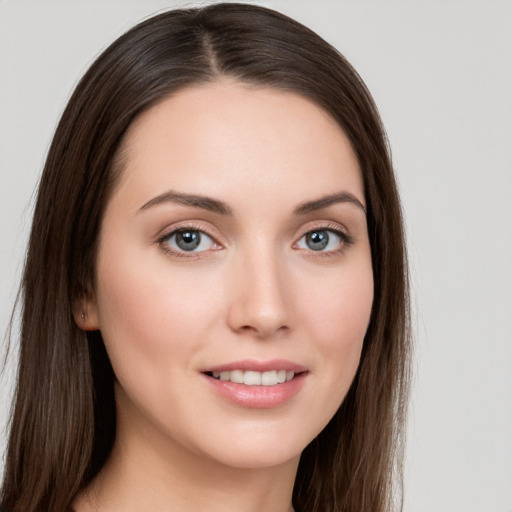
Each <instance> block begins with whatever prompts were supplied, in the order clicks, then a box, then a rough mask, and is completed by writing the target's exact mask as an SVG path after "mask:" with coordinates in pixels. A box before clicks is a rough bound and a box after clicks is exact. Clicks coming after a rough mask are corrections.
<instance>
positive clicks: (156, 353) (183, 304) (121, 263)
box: [97, 247, 218, 377]
mask: <svg viewBox="0 0 512 512" xmlns="http://www.w3.org/2000/svg"><path fill="white" fill-rule="evenodd" d="M109 249H110V250H109ZM118 249H119V248H118ZM102 254H103V257H102V258H100V259H99V261H98V270H97V283H98V289H97V303H98V315H99V320H100V328H101V332H102V336H103V339H104V342H105V345H106V348H107V351H108V353H109V356H110V358H111V360H112V364H113V366H114V370H116V373H119V372H120V371H122V370H123V368H121V366H126V370H127V371H128V369H129V368H128V366H129V365H131V364H134V362H135V364H136V365H137V366H138V367H139V370H142V369H143V368H144V363H147V368H148V373H150V372H151V367H155V366H156V367H157V368H158V367H159V366H163V365H164V364H168V362H169V361H170V360H171V361H179V360H180V359H181V360H188V356H190V354H191V353H192V352H193V351H194V350H196V349H198V348H199V347H200V346H201V344H202V343H203V342H204V340H205V337H204V336H202V335H201V332H202V329H204V328H205V326H206V325H207V324H208V318H209V317H214V316H215V311H214V308H215V307H216V306H215V305H216V304H217V303H218V302H217V301H215V300H212V294H211V292H210V290H211V289H212V288H213V287H212V283H210V282H209V281H208V279H205V277H206V276H205V275H201V273H198V272H187V270H186V269H184V268H178V269H174V270H172V269H173V267H172V266H170V265H169V264H168V262H167V261H166V259H165V256H164V255H158V256H157V257H156V258H155V257H154V254H153V257H152V258H151V259H149V258H146V257H145V256H144V255H142V256H141V255H140V254H137V253H135V254H133V255H130V253H129V252H127V251H123V250H122V249H121V250H116V251H112V248H109V247H105V248H104V251H103V253H102ZM213 289H214V288H213ZM116 366H118V368H116ZM118 377H119V375H118Z"/></svg>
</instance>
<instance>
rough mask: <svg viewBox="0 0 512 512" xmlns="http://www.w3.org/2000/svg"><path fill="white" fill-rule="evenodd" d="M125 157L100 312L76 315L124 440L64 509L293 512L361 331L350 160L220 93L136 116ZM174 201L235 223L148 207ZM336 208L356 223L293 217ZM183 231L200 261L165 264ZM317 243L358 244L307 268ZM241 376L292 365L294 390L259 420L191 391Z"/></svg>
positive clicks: (309, 116)
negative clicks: (102, 357)
mask: <svg viewBox="0 0 512 512" xmlns="http://www.w3.org/2000/svg"><path fill="white" fill-rule="evenodd" d="M122 151H123V155H124V167H123V170H122V174H121V177H120V180H119V182H118V184H117V186H116V188H115V190H114V192H113V194H112V197H111V199H110V201H109V203H108V205H107V209H106V212H105V216H104V219H103V224H102V229H101V234H100V245H99V250H98V255H97V268H96V287H95V290H94V296H93V297H92V298H91V299H90V300H89V301H88V302H86V303H84V304H83V305H82V306H83V307H82V311H83V312H84V315H85V319H83V318H81V316H80V315H79V314H77V315H76V321H77V323H78V324H79V325H80V327H82V328H83V329H100V330H101V333H102V336H103V339H104V342H105V346H106V348H107V352H108V354H109V357H110V359H111V362H112V366H113V368H114V372H115V374H116V378H117V382H116V396H117V417H118V431H117V437H116V443H115V446H114V449H113V453H112V456H111V457H110V459H109V461H108V462H107V464H106V466H105V467H104V468H103V469H102V471H101V472H100V474H99V476H98V477H97V478H96V479H95V480H94V481H93V483H92V484H91V485H90V486H89V488H88V489H86V491H85V492H83V493H82V494H80V495H79V496H78V498H77V500H76V501H75V503H74V509H75V510H76V511H77V512H87V511H90V510H101V511H110V510H112V511H113V510H124V511H127V510H134V511H135V510H153V511H178V510H179V511H188V510H190V511H193V510H194V511H196V510H209V511H210V512H215V511H216V510H219V511H220V510H223V511H225V510H237V511H242V512H252V511H254V512H255V511H258V512H261V511H269V512H270V511H272V512H279V511H282V512H284V511H288V510H290V509H291V493H292V488H293V482H294V479H295V474H296V470H297V464H298V461H299V457H300V454H301V452H302V450H303V449H304V448H305V446H306V445H307V444H308V443H309V442H310V441H311V440H312V439H313V438H314V437H315V436H316V435H318V433H319V432H320V431H321V430H322V429H323V427H324V426H325V425H326V424H327V423H328V421H329V420H330V419H331V417H332V416H333V415H334V413H335V412H336V410H337V409H338V407H339V406H340V404H341V402H342V400H343V398H344V397H345V395H346V393H347V391H348V388H349V386H350V384H351V382H352V380H353V378H354V375H355V372H356V370H357V367H358V363H359V359H360V354H361V349H362V344H363V339H364V335H365V332H366V329H367V326H368V322H369V318H370V311H371V306H372V300H373V275H372V265H371V256H370V245H369V241H368V234H367V226H366V217H365V212H364V206H365V203H364V188H363V183H362V178H361V173H360V169H359V165H358V162H357V159H356V157H355V155H354V152H353V150H352V148H351V146H350V143H349V141H348V139H347V137H346V136H345V134H344V133H343V132H342V130H341V129H340V128H339V126H338V125H337V124H336V123H335V122H334V121H333V120H332V118H331V117H330V116H329V115H328V114H326V113H325V112H324V111H323V110H322V109H321V108H319V107H318V106H316V105H315V104H314V103H312V102H311V101H310V100H308V99H305V98H303V97H301V96H299V95H297V94H295V93H291V92H284V91H278V90H275V89H268V88H259V87H254V86H249V85H243V84H239V83H234V82H231V81H228V80H223V81H219V82H215V83H212V84H208V85H201V86H196V87H189V88H186V89H184V90H182V91H180V92H178V93H176V94H174V95H173V96H172V97H170V98H167V99H165V100H164V101H162V102H161V103H159V104H158V105H156V106H154V107H152V108H151V109H150V110H148V111H147V112H145V113H143V114H142V115H141V116H140V117H139V118H138V119H137V120H136V121H135V122H134V123H133V125H132V126H131V127H130V130H129V132H128V134H127V136H126V138H125V140H124V142H123V150H122ZM169 191H173V192H179V193H185V194H194V195H201V196H208V197H209V198H213V199H215V200H218V201H222V202H223V203H225V205H227V207H228V208H229V209H230V210H231V214H230V215H225V214H222V213H219V212H213V211H209V210H206V209H204V208H200V207H197V206H191V205H184V204H178V203H176V202H174V201H170V200H163V201H160V202H158V201H157V202H155V201H153V203H151V201H152V200H154V198H156V197H159V196H161V195H162V194H165V193H166V192H169ZM338 192H344V193H348V194H351V195H352V197H353V198H355V199H356V200H357V201H359V202H360V203H361V205H358V204H356V201H342V202H336V203H334V204H330V205H328V206H325V207H323V208H320V209H315V210H313V211H310V212H308V213H303V214H300V215H298V214H296V213H294V211H295V210H296V209H297V207H298V206H300V205H301V204H303V203H305V202H309V201H314V200H317V199H319V198H321V197H324V196H329V195H332V194H333V193H338ZM148 203H150V204H149V205H148ZM144 205H146V206H145V207H144ZM178 227H180V228H184V227H189V228H190V229H195V230H201V231H204V232H205V233H206V234H207V235H208V237H204V238H203V239H202V243H201V246H200V247H199V250H198V251H195V252H185V251H183V250H182V251H181V255H179V253H176V252H169V251H172V250H174V251H180V249H179V247H178V248H177V246H176V244H175V240H176V239H175V238H170V237H169V236H167V238H165V236H166V235H169V233H170V232H172V230H173V229H177V228H178ZM326 229H329V230H339V231H340V232H342V233H346V234H348V235H349V237H351V240H352V241H351V243H347V242H346V241H345V242H344V241H343V238H342V237H340V236H337V235H336V234H335V233H334V232H333V231H330V232H328V235H329V240H330V242H329V246H328V247H327V249H325V250H320V251H315V250H312V249H311V248H310V246H309V245H308V244H307V241H306V238H305V235H306V233H308V232H311V231H314V230H317V231H322V230H324V231H323V233H325V230H326ZM173 247H174V249H173ZM244 359H253V360H257V361H266V360H270V359H286V360H290V361H293V362H295V363H297V364H301V365H303V366H304V367H306V368H307V374H306V376H305V378H304V383H303V386H302V387H301V389H300V391H299V392H298V393H297V394H296V395H295V396H293V397H292V398H291V399H289V400H287V401H286V402H285V403H284V404H281V405H279V406H277V407H271V408H259V409H254V408H250V407H245V406H241V405H239V404H235V403H233V402H231V401H229V400H227V399H226V398H225V397H222V396H220V395H219V394H218V393H216V392H215V391H214V390H213V389H212V387H211V386H210V385H209V384H208V382H207V379H206V378H205V376H204V375H203V374H202V373H201V371H202V370H204V369H205V368H208V367H212V366H214V365H221V364H226V363H229V362H232V361H239V360H244Z"/></svg>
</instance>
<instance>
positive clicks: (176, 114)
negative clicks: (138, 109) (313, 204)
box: [119, 81, 364, 202]
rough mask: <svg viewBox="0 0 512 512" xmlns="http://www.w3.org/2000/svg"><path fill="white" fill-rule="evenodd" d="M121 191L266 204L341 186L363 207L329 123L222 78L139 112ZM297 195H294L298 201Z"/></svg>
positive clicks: (299, 100) (284, 97) (350, 155)
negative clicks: (249, 199) (257, 199)
mask: <svg viewBox="0 0 512 512" xmlns="http://www.w3.org/2000/svg"><path fill="white" fill-rule="evenodd" d="M122 153H123V165H122V173H121V177H120V183H119V188H121V189H123V188H126V187H128V188H133V189H137V191H138V195H139V196H141V200H142V196H145V197H146V198H147V199H150V198H151V196H152V195H156V194H159V193H162V192H163V191H164V189H165V188H166V187H167V188H169V189H173V190H183V191H186V192H188V193H198V194H207V195H211V196H213V197H219V198H220V199H225V200H226V201H229V200H230V197H223V196H225V195H226V196H233V193H234V192H238V193H239V194H246V195H247V194H248V195H250V196H251V197H256V196H257V195H258V194H259V195H260V196H259V197H262V195H263V196H264V197H265V198H266V199H267V202H268V201H270V200H271V199H272V198H275V199H278V198H279V196H281V199H284V198H283V197H282V194H283V192H284V191H285V190H286V196H287V197H288V198H289V199H290V201H294V200H295V201H296V202H299V201H301V200H304V193H305V192H306V191H307V192H308V194H309V196H310V197H314V196H315V195H318V196H319V195H323V194H326V193H329V192H333V191H337V190H339V189H345V190H348V191H349V192H351V193H353V194H354V195H356V196H357V197H358V198H359V200H360V201H361V202H364V191H363V184H362V178H361V173H360V170H359V164H358V161H357V158H356V156H355V154H354V151H353V150H352V147H351V144H350V142H349V140H348V138H347V137H346V135H345V134H344V132H343V131H342V130H341V128H340V127H339V125H338V124H337V123H336V122H335V121H334V120H333V118H332V117H331V116H330V115H329V114H328V113H327V112H325V111H324V110H323V109H322V108H320V107H319V106H318V105H316V104H315V103H314V102H312V101H311V100H309V99H307V98H305V97H303V96H301V95H299V94H296V93H293V92H288V91H281V90H277V89H273V88H263V87H255V86H251V85H246V84H240V83H233V82H228V81H222V82H217V83H212V84H207V85H198V86H193V87H187V88H185V89H183V90H180V91H178V92H176V93H175V94H173V95H172V96H170V97H168V98H166V99H164V100H162V101H161V102H160V103H158V104H157V105H155V106H153V107H152V108H150V109H149V110H148V111H146V112H144V113H143V114H142V115H141V116H139V118H137V119H136V121H135V122H134V123H133V124H132V126H131V127H130V129H129V130H128V133H127V135H126V137H125V140H124V142H123V150H122ZM295 196H296V197H295Z"/></svg>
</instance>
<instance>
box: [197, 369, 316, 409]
mask: <svg viewBox="0 0 512 512" xmlns="http://www.w3.org/2000/svg"><path fill="white" fill-rule="evenodd" d="M201 373H202V374H203V376H204V378H205V379H206V380H205V382H206V383H207V384H208V385H209V387H210V389H212V391H214V393H215V394H217V395H219V396H220V397H222V398H224V399H227V400H228V401H229V402H231V403H233V404H235V405H237V406H242V407H248V408H255V409H269V408H274V407H278V406H281V405H284V404H285V403H287V402H288V401H290V400H291V399H292V398H293V397H294V396H295V395H297V394H298V393H299V392H300V390H301V389H302V387H303V386H304V383H305V381H306V380H307V377H308V375H309V370H308V368H306V367H304V366H302V365H300V364H297V363H294V362H292V361H287V360H285V359H274V360H272V361H255V360H252V359H247V360H244V361H233V362H231V363H226V364H222V365H219V366H216V367H210V368H204V369H203V371H202V372H201Z"/></svg>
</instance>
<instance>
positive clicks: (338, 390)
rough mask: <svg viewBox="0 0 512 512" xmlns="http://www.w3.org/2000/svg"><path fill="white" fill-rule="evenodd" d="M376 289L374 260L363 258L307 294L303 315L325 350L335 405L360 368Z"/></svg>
mask: <svg viewBox="0 0 512 512" xmlns="http://www.w3.org/2000/svg"><path fill="white" fill-rule="evenodd" d="M373 291H374V286H373V273H372V267H371V262H370V260H369V259H361V264H358V265H351V266H350V267H348V266H347V268H346V271H345V270H341V271H340V272H339V273H338V274H337V275H334V276H331V279H330V280H329V282H325V283H323V286H316V287H315V288H314V289H313V290H310V292H309V293H308V294H307V295H305V297H306V298H305V299H304V302H303V304H304V308H303V310H302V315H303V316H304V317H305V318H307V319H308V323H307V328H308V330H309V337H310V338H311V339H314V340H316V345H317V349H318V351H319V354H321V363H320V364H321V366H320V367H321V372H322V375H323V377H324V379H325V380H324V382H325V384H326V385H327V386H329V387H330V389H331V391H332V392H333V393H330V394H329V393H328V394H326V398H327V400H328V401H329V402H330V403H331V407H332V408H333V409H337V407H339V405H340V403H341V401H342V400H343V398H344V396H345V394H346V392H347V391H348V388H349V387H350V384H351V383H352V380H353V378H354V376H355V373H356V371H357V368H358V365H359V360H360V356H361V350H362V347H363V342H364V337H365V334H366V331H367V329H368V324H369V321H370V315H371V310H372V304H373ZM333 412H334V411H333Z"/></svg>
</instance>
